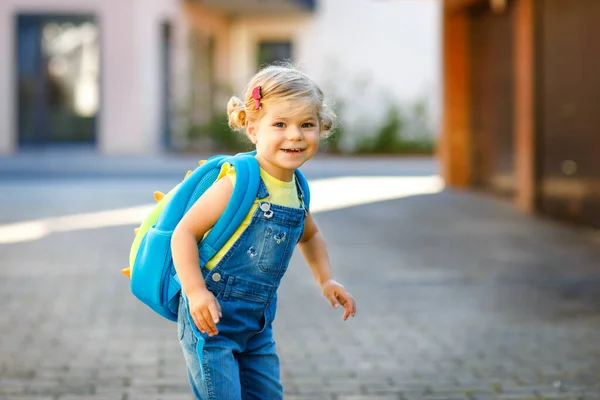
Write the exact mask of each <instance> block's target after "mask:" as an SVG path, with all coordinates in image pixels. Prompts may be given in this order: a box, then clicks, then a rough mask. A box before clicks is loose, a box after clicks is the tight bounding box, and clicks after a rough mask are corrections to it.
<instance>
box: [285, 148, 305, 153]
mask: <svg viewBox="0 0 600 400" xmlns="http://www.w3.org/2000/svg"><path fill="white" fill-rule="evenodd" d="M281 151H283V152H284V153H302V152H303V151H304V149H281Z"/></svg>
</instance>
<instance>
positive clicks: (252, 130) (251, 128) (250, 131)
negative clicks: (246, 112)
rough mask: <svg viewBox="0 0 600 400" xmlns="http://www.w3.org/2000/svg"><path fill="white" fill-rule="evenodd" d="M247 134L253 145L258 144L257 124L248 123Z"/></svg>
mask: <svg viewBox="0 0 600 400" xmlns="http://www.w3.org/2000/svg"><path fill="white" fill-rule="evenodd" d="M246 134H247V135H248V138H250V141H251V142H252V143H253V144H256V124H255V123H253V122H252V121H248V120H247V121H246Z"/></svg>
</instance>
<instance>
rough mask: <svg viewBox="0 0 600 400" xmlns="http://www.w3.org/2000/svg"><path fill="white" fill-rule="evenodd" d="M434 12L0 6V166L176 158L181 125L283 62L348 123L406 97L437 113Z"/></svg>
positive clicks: (257, 1)
mask: <svg viewBox="0 0 600 400" xmlns="http://www.w3.org/2000/svg"><path fill="white" fill-rule="evenodd" d="M439 11H440V6H439V2H438V1H437V0H402V1H393V2H380V1H369V0H321V1H317V0H130V1H126V2H123V1H118V0H52V1H47V0H3V1H0V59H2V60H5V61H4V62H2V63H0V154H3V153H4V154H6V153H12V152H15V151H19V149H22V148H27V147H53V146H55V145H56V144H59V145H61V146H65V145H69V146H71V145H73V144H75V145H77V146H88V147H91V148H95V149H97V150H98V151H100V152H103V153H106V154H116V153H153V152H158V151H163V150H165V149H170V148H182V147H184V146H185V145H186V141H187V137H188V136H187V135H188V133H187V132H188V127H189V125H190V124H192V125H202V124H205V123H208V122H210V119H211V118H212V117H213V116H214V115H215V114H218V113H224V111H225V105H226V102H227V100H228V98H229V97H230V96H231V95H232V94H234V93H235V94H239V93H240V91H241V89H242V88H243V86H244V85H245V84H246V82H247V80H248V78H250V77H251V76H252V75H253V74H254V73H255V72H256V71H257V69H258V67H259V66H261V65H263V64H265V63H269V62H271V61H274V60H282V59H288V58H291V59H293V60H294V61H295V62H296V63H298V65H299V66H300V67H301V68H302V69H303V70H305V71H306V72H308V73H309V74H311V76H313V77H314V78H315V79H316V80H317V81H318V82H319V83H320V84H321V85H322V86H323V87H324V88H325V89H327V92H328V93H329V94H332V95H333V97H334V99H335V100H337V104H336V105H337V106H339V107H341V106H342V105H343V108H344V119H345V120H346V121H361V120H362V121H367V117H369V118H375V117H377V116H383V115H384V114H385V111H386V104H385V103H386V102H389V101H398V102H409V101H413V100H414V99H418V98H424V99H425V100H426V101H427V102H428V103H429V104H430V106H431V108H432V109H433V111H434V112H435V107H436V106H437V107H439V106H438V104H439V102H437V99H438V97H439V96H438V92H437V90H438V88H439V84H438V83H439V73H438V70H439V57H438V54H439V42H440V40H439V29H440V28H439V16H440V13H439ZM7 61H8V62H7ZM432 114H433V113H432ZM369 121H370V120H369ZM359 134H360V131H359Z"/></svg>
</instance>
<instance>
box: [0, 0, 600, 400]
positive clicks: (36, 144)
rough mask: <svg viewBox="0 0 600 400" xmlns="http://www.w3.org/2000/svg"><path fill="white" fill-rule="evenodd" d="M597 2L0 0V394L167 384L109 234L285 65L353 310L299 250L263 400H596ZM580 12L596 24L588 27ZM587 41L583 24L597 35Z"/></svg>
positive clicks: (117, 233)
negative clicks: (334, 296) (319, 124)
mask: <svg viewBox="0 0 600 400" xmlns="http://www.w3.org/2000/svg"><path fill="white" fill-rule="evenodd" d="M599 19H600V0H129V1H117V0H104V1H100V0H53V1H46V0H0V60H2V61H1V62H0V194H1V195H0V302H1V304H2V305H3V311H2V312H1V313H0V332H1V335H0V399H10V400H31V399H43V400H84V399H88V400H91V399H96V400H101V399H111V400H112V399H119V400H132V399H144V400H146V399H168V400H179V399H190V398H191V397H190V396H191V395H190V391H189V388H188V386H187V383H186V375H185V368H184V364H183V358H182V356H181V350H180V349H179V345H178V340H177V339H178V338H177V335H176V328H175V326H174V325H173V324H172V323H170V322H168V321H166V320H162V319H161V318H160V317H158V316H157V315H156V314H153V313H152V312H151V311H150V310H148V309H147V308H146V307H145V306H144V305H143V304H141V303H140V302H139V301H137V300H136V299H135V298H134V297H133V295H132V294H131V293H130V291H129V286H128V284H129V281H128V279H127V278H125V277H124V276H122V275H121V274H120V270H121V269H122V268H124V267H126V266H127V262H128V257H129V247H130V245H131V242H132V240H133V228H134V227H135V226H137V225H138V224H139V222H140V221H141V219H142V218H143V217H144V215H145V213H147V211H148V210H149V208H150V207H151V206H152V201H153V200H152V192H153V191H154V190H160V191H163V192H167V191H168V190H170V189H171V188H172V187H173V186H174V185H175V184H177V183H178V182H179V181H181V179H182V178H183V176H184V175H185V172H186V171H187V170H189V169H193V168H195V167H196V166H197V162H198V160H199V159H205V158H207V157H210V156H211V155H213V154H216V153H234V152H238V151H246V150H249V149H250V143H249V142H248V141H247V140H246V139H245V138H244V137H243V136H242V135H240V134H239V133H234V132H232V131H231V130H230V129H229V128H228V126H227V117H226V113H225V111H226V104H227V101H228V100H229V98H230V97H231V96H232V95H236V96H242V95H243V93H242V91H243V89H244V86H245V85H246V83H247V81H248V80H249V79H250V78H251V77H252V75H254V74H255V73H256V72H257V71H258V69H259V68H260V67H261V66H264V65H267V64H269V63H272V62H277V61H283V60H292V61H293V62H294V63H295V64H296V65H297V66H298V67H300V68H301V69H302V70H303V71H305V72H306V73H308V74H309V75H310V76H311V77H313V79H314V80H315V81H316V82H317V83H318V84H319V85H320V86H321V87H322V89H323V90H324V91H325V94H326V96H327V97H328V100H329V102H330V103H331V105H332V106H333V108H334V109H335V111H336V113H337V114H338V116H339V119H340V125H339V127H338V128H337V129H336V131H335V133H334V135H333V136H332V137H331V138H328V139H326V140H324V141H323V143H322V146H321V148H320V152H319V154H317V156H316V157H315V159H314V160H311V161H310V162H309V163H307V165H306V166H305V167H303V172H304V173H305V175H306V176H307V177H308V178H309V180H310V182H311V188H312V192H313V196H312V198H313V203H312V212H313V213H314V214H315V218H316V219H317V222H318V223H319V226H320V227H321V229H322V231H323V232H324V233H325V236H326V237H327V239H328V243H329V246H330V257H331V259H332V263H333V265H334V271H335V274H336V277H338V278H339V280H340V281H342V282H343V283H344V284H345V285H346V286H347V287H348V288H349V290H350V291H351V292H352V293H353V294H354V295H355V297H356V298H357V301H358V305H359V306H358V307H359V313H358V314H357V318H356V319H354V320H352V321H349V322H347V323H342V322H341V321H340V320H339V316H340V315H338V313H337V312H336V310H330V309H329V308H328V305H327V302H326V301H325V300H324V299H322V298H321V296H320V293H319V291H318V288H317V287H316V285H315V284H314V282H313V281H312V278H311V276H310V272H309V271H308V269H307V268H306V267H305V265H304V263H303V261H302V259H301V258H300V257H298V255H295V256H294V259H293V261H292V265H291V266H290V271H289V272H288V275H286V278H285V279H284V282H283V283H282V288H281V290H280V292H281V294H280V297H279V303H280V307H279V310H280V311H279V314H278V317H277V320H276V322H275V325H276V327H275V330H276V339H277V343H278V349H279V352H280V354H281V362H282V378H283V381H284V385H285V391H286V396H285V397H286V399H292V400H293V399H296V400H308V399H328V400H361V399H363V400H364V399H385V400H388V399H395V400H410V399H430V400H440V399H448V400H454V399H460V400H487V399H506V400H508V399H522V400H530V399H534V398H537V399H600V351H598V349H599V348H600V347H599V346H600V335H598V333H597V332H598V329H599V328H600V289H599V284H600V270H599V268H598V266H599V265H600V247H599V246H598V244H599V243H600V236H599V235H598V231H597V229H598V228H600V136H599V134H598V132H597V129H598V128H597V126H598V125H599V124H598V122H600V113H599V112H598V111H597V105H598V104H599V101H600V77H599V75H598V73H597V72H595V71H598V70H600V44H598V43H600V42H598V41H597V40H596V39H597V38H598V37H600V25H599V24H597V21H598V20H599ZM594 26H596V28H594ZM597 35H598V36H597Z"/></svg>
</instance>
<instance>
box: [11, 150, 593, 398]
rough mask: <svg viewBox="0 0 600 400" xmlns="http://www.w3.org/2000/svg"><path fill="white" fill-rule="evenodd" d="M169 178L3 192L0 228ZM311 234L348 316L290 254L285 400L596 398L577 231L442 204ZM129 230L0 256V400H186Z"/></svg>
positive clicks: (137, 196) (414, 200)
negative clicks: (127, 270)
mask: <svg viewBox="0 0 600 400" xmlns="http://www.w3.org/2000/svg"><path fill="white" fill-rule="evenodd" d="M353 162H355V161H354V160H339V161H335V160H334V161H328V162H327V163H326V165H328V166H337V167H336V170H337V171H341V172H339V173H340V174H342V175H343V174H344V171H357V169H356V168H355V167H354V166H352V163H353ZM356 162H358V161H356ZM386 162H389V163H390V164H389V165H391V167H390V168H392V170H393V171H394V173H398V174H400V173H401V171H408V170H410V168H408V167H403V165H409V164H410V162H409V161H402V160H395V159H392V160H388V161H386ZM360 163H361V164H360V165H361V167H360V168H361V171H363V172H364V171H366V172H364V173H368V174H371V173H373V174H375V175H376V174H378V173H380V172H381V169H382V168H375V167H370V166H369V165H370V164H368V163H363V162H362V161H361V162H360ZM403 163H405V164H403ZM324 165H325V164H324ZM373 165H378V166H380V167H381V165H382V164H381V163H375V164H373ZM403 168H404V169H403ZM411 168H412V167H411ZM386 171H387V169H386ZM319 173H320V172H319V170H318V168H317V169H313V170H312V174H313V176H315V177H318V176H319V175H318V174H319ZM386 173H388V172H386ZM179 179H180V177H179V174H177V180H179ZM174 181H175V179H174V178H173V179H171V178H169V177H166V176H163V177H162V178H160V179H158V180H147V181H144V182H140V181H135V180H134V179H132V178H131V177H130V178H128V180H127V181H123V180H119V179H117V178H115V180H111V179H103V180H98V181H95V180H94V179H93V178H90V179H87V180H81V179H79V180H77V179H73V180H69V179H67V178H64V179H62V180H60V179H59V180H56V181H54V182H50V183H49V182H43V181H35V180H32V181H31V182H29V183H28V182H24V183H23V182H15V181H11V182H5V181H3V180H2V179H0V192H2V193H13V194H14V196H12V197H9V196H0V221H4V222H8V221H18V220H28V219H32V218H38V217H49V216H57V215H63V214H65V213H69V212H75V211H77V212H85V211H94V210H102V209H106V208H111V207H115V208H116V207H122V206H132V205H137V204H142V203H146V202H148V201H149V200H151V193H152V191H154V190H156V188H157V187H166V188H168V187H169V186H171V185H172V184H174V183H176V182H174ZM407 185H410V183H407ZM58 194H60V196H61V201H57V200H53V199H56V195H58ZM315 201H318V200H315ZM315 219H316V220H317V222H318V224H319V227H320V229H321V230H322V231H323V233H324V235H325V236H326V238H327V240H328V243H329V252H330V258H331V261H332V264H333V268H334V271H335V276H336V278H337V279H339V280H340V281H341V282H342V283H343V284H344V285H346V287H348V288H349V290H350V291H351V293H352V294H353V295H354V296H355V298H356V299H357V301H358V311H359V312H358V314H357V317H356V318H354V319H350V320H349V321H346V322H343V321H341V318H340V316H341V313H340V310H335V309H333V308H331V307H330V305H328V303H327V301H326V300H325V299H323V298H322V297H321V295H320V293H319V290H318V288H317V286H316V284H315V283H314V280H313V278H312V276H311V273H310V270H309V268H307V267H306V265H305V264H304V263H303V262H302V260H301V257H300V256H299V255H298V254H296V255H294V257H293V260H292V263H291V265H290V270H289V272H288V274H287V275H286V277H285V278H284V280H283V283H282V287H281V290H280V294H279V305H278V309H279V311H278V315H277V318H276V320H275V338H276V341H277V347H278V349H279V352H280V357H281V372H282V379H283V382H284V388H285V393H286V395H285V398H286V399H291V400H303V399H311V400H317V399H327V400H343V399H346V400H351V399H354V400H359V399H362V398H364V399H380V400H387V399H395V400H400V399H402V400H410V399H419V400H423V399H429V400H437V399H442V398H443V399H445V400H451V399H455V398H456V399H460V400H465V399H467V400H488V399H495V400H500V399H506V400H509V399H513V400H517V399H518V400H533V399H534V398H537V397H540V396H542V397H547V398H549V399H550V398H553V399H568V398H579V397H583V398H584V399H588V398H589V399H598V398H600V393H599V392H598V390H597V384H598V377H600V351H598V349H599V348H600V335H598V331H599V330H600V307H598V304H600V291H598V289H597V288H598V285H600V270H599V269H598V265H600V249H599V248H598V246H597V243H595V242H592V241H590V240H589V239H588V238H587V236H585V235H584V234H582V232H580V231H578V230H574V229H572V228H568V227H565V226H561V225H560V224H556V223H549V222H548V221H545V220H543V219H540V218H537V217H529V216H523V215H522V214H520V213H518V212H516V211H515V210H514V209H513V208H512V207H510V206H508V205H506V204H504V203H502V202H498V201H495V200H493V199H489V198H486V197H481V196H478V195H475V194H473V193H465V192H461V191H455V190H445V191H444V192H442V193H439V194H433V195H425V196H413V197H407V198H403V199H398V200H391V201H386V202H382V203H376V204H371V205H365V206H357V207H352V208H347V209H341V210H336V211H330V212H326V213H316V214H315ZM4 222H3V223H4ZM132 228H133V226H118V227H112V228H103V229H93V230H80V231H77V230H76V231H65V232H60V233H54V234H51V235H49V236H45V237H43V238H40V239H38V240H32V241H27V242H18V243H12V244H0V260H1V261H0V303H1V304H2V305H3V312H2V313H1V314H0V331H1V332H3V335H2V336H1V337H0V399H15V400H17V399H18V400H30V399H34V398H35V399H42V400H49V399H52V400H84V399H85V400H92V399H95V400H103V399H111V400H112V399H115V400H121V399H122V400H125V399H126V400H134V399H143V400H158V399H161V400H191V399H192V396H191V395H190V393H191V392H190V389H189V387H188V384H187V377H186V373H185V365H184V362H183V356H182V353H181V349H180V348H179V344H178V341H177V332H176V325H175V324H173V323H172V322H170V321H166V320H164V319H162V318H160V317H158V316H156V315H155V314H154V313H153V312H152V311H150V310H149V309H147V307H145V306H144V305H143V304H141V303H140V302H139V301H138V300H137V299H135V298H134V296H133V295H131V293H130V291H129V281H128V280H127V279H126V278H124V277H123V276H122V275H121V274H120V268H121V267H123V266H125V265H126V264H127V258H128V253H129V246H130V244H131V240H132V235H133V234H132ZM32 327H33V328H32ZM554 382H562V384H561V385H560V386H561V390H560V391H559V390H558V388H556V387H554V386H553V384H554Z"/></svg>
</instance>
